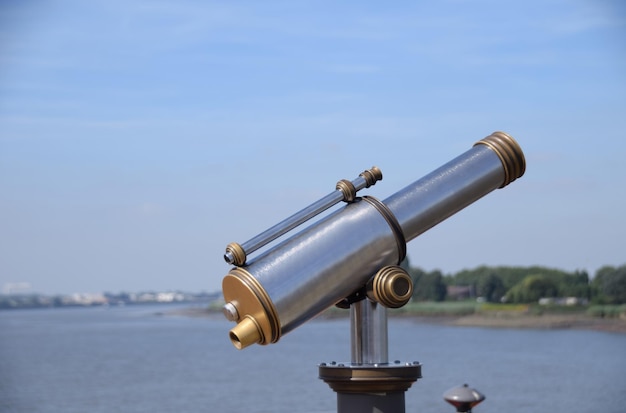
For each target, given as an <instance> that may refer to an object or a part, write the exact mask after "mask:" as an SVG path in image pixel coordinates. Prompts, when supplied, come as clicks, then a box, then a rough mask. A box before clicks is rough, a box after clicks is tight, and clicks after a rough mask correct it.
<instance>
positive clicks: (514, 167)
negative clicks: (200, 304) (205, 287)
mask: <svg viewBox="0 0 626 413" xmlns="http://www.w3.org/2000/svg"><path fill="white" fill-rule="evenodd" d="M525 168H526V164H525V159H524V155H523V153H522V150H521V148H520V147H519V145H518V144H517V142H516V141H515V140H514V139H513V138H511V137H510V136H508V135H507V134H505V133H503V132H495V133H493V134H492V135H490V136H488V137H486V138H484V139H482V140H480V141H478V142H477V143H476V144H475V145H474V146H473V147H472V148H471V149H469V150H468V151H467V152H465V153H463V154H461V155H460V156H458V157H457V158H455V159H453V160H451V161H450V162H448V163H446V164H445V165H443V166H442V167H440V168H438V169H436V170H435V171H433V172H431V173H430V174H428V175H426V176H425V177H423V178H421V179H419V180H418V181H416V182H414V183H413V184H411V185H409V186H407V187H405V188H404V189H402V190H400V191H398V192H396V193H395V194H394V195H392V196H390V197H389V198H387V199H385V200H384V201H382V202H381V201H379V200H377V199H375V198H372V197H367V196H366V197H360V198H354V199H353V200H352V201H351V202H349V203H348V204H346V205H345V206H343V207H342V208H340V209H338V210H337V211H335V212H332V213H331V214H329V215H327V216H325V217H324V218H322V219H320V220H319V221H318V222H316V223H314V224H312V225H310V226H309V227H307V228H305V229H303V230H302V231H300V232H298V233H296V234H295V235H293V236H291V237H290V238H287V239H286V240H284V241H282V242H281V243H279V244H278V245H276V246H274V247H272V248H270V249H269V250H267V251H265V252H264V253H262V254H260V255H259V256H257V257H255V258H253V259H251V260H249V262H247V263H246V258H245V257H246V255H247V254H246V252H248V250H247V249H246V248H248V249H250V248H251V246H248V245H247V244H248V243H246V244H244V247H242V248H241V250H239V249H238V248H234V251H235V252H234V253H233V256H235V255H237V256H239V255H242V256H243V260H242V259H241V257H239V259H236V260H233V263H234V262H241V264H240V265H238V266H236V267H234V268H233V269H231V271H230V272H229V273H228V274H227V275H226V276H225V277H224V280H223V284H222V291H223V294H224V300H225V303H226V305H225V314H226V315H227V317H235V316H236V317H237V319H236V320H234V321H236V322H237V323H238V324H237V325H236V326H235V327H234V328H233V329H232V330H231V331H230V338H231V341H232V342H233V345H235V347H237V348H240V349H241V348H245V347H247V346H249V345H251V344H255V343H258V344H269V343H275V342H276V341H278V340H279V339H280V337H281V336H282V335H284V334H286V333H288V332H289V331H291V330H293V329H295V328H297V327H298V326H300V325H301V324H303V323H305V322H306V321H308V320H310V319H311V318H313V317H315V316H316V315H318V314H320V313H321V312H323V311H324V310H326V309H327V308H329V307H331V306H333V305H335V304H336V303H338V302H340V301H341V300H343V299H344V298H346V297H348V296H350V295H351V294H353V293H355V292H356V291H358V290H360V289H362V288H364V287H365V286H366V285H367V284H368V282H369V281H370V279H371V278H372V277H373V276H374V275H375V274H376V273H377V272H378V271H379V270H380V269H381V268H384V267H386V266H394V265H398V264H399V263H400V262H401V261H402V260H403V259H404V257H405V255H406V243H407V242H409V241H410V240H412V239H414V238H415V237H417V236H418V235H419V234H421V233H423V232H425V231H426V230H428V229H429V228H431V227H433V226H435V225H436V224H438V223H439V222H441V221H443V220H445V219H446V218H448V217H449V216H451V215H453V214H454V213H456V212H458V211H459V210H461V209H463V208H465V207H466V206H468V205H469V204H471V203H473V202H475V201H476V200H478V199H479V198H481V197H483V196H484V195H486V194H488V193H489V192H491V191H493V190H494V189H497V188H502V187H504V186H506V185H508V184H509V183H511V182H513V181H514V180H515V179H517V178H519V177H520V176H522V174H523V173H524V171H525ZM372 174H373V175H375V174H374V173H372ZM380 177H381V178H382V174H381V175H380ZM361 178H362V180H363V181H360V180H359V182H357V184H356V185H355V186H357V187H359V186H365V185H366V183H367V182H370V181H371V180H369V181H368V180H367V179H366V178H365V177H363V176H361ZM372 180H374V178H372ZM374 182H375V180H374ZM337 191H338V192H341V193H342V194H343V192H342V191H341V190H340V189H338V190H337ZM331 195H332V194H331ZM342 197H344V195H342ZM332 199H333V201H332V202H334V203H336V202H338V201H336V198H335V195H333V197H332ZM320 202H321V201H318V202H317V203H315V204H313V206H312V207H313V208H311V209H314V210H318V209H320V207H319V206H318V205H319V204H320ZM321 203H322V204H323V205H327V204H331V201H328V200H327V201H324V202H321ZM307 210H308V208H307V209H305V210H303V211H307ZM299 215H302V217H305V216H308V215H309V214H308V213H304V212H303V213H302V214H300V213H298V214H296V215H295V216H296V217H298V216H299ZM299 221H301V218H297V219H294V222H299ZM278 227H280V228H279V229H278V230H275V231H270V232H271V233H272V234H273V235H272V236H262V237H261V238H262V239H263V242H265V241H266V240H267V239H269V238H272V237H274V235H276V234H279V233H280V234H282V233H283V230H284V228H292V227H293V223H288V224H284V225H283V224H282V223H281V224H279V225H278ZM277 236H279V235H277ZM274 238H275V237H274ZM255 239H256V238H253V240H255ZM263 242H261V244H262V243H263ZM252 244H254V245H252V246H256V244H258V243H257V242H254V243H252ZM237 245H238V244H237ZM227 251H228V249H227ZM242 252H243V253H242ZM240 253H242V254H240ZM226 261H227V262H229V258H227V259H226ZM236 265H237V264H236ZM393 278H397V281H394V282H392V283H391V284H392V288H391V292H390V293H389V291H388V292H387V293H384V294H381V293H380V292H379V291H378V290H376V293H375V294H374V297H375V298H376V296H378V297H379V298H382V301H386V304H387V305H388V304H390V303H391V304H394V303H396V304H400V302H401V301H402V300H399V299H398V298H399V297H402V296H403V294H402V291H403V290H402V288H401V287H402V284H403V283H402V277H399V276H393V277H392V279H393ZM382 284H385V282H383V283H382ZM394 286H395V287H394ZM372 291H374V289H372ZM376 299H378V298H376ZM391 306H393V305H391ZM226 307H228V308H226Z"/></svg>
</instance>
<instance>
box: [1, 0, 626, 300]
mask: <svg viewBox="0 0 626 413" xmlns="http://www.w3.org/2000/svg"><path fill="white" fill-rule="evenodd" d="M495 130H503V131H506V132H508V133H510V134H511V135H512V136H514V137H515V138H516V139H517V140H518V142H519V143H520V145H521V146H522V148H523V150H524V152H525V154H526V159H527V172H526V174H525V176H524V177H522V178H521V179H519V180H518V181H516V182H514V183H513V184H511V185H510V186H508V187H506V188H504V189H501V190H497V191H495V192H494V193H492V194H489V195H488V196H487V197H485V198H484V199H481V200H479V201H478V202H477V203H475V204H473V205H471V206H470V207H468V208H467V209H465V210H463V211H461V212H460V213H458V214H457V215H455V216H453V217H451V218H450V219H448V220H447V221H445V222H443V223H441V224H440V225H438V226H437V227H435V228H433V229H431V230H430V231H429V232H427V233H425V234H423V235H422V236H420V237H418V238H417V239H415V240H413V241H411V243H409V246H408V255H409V259H410V261H411V264H412V265H413V266H419V267H422V268H424V269H426V270H432V269H440V270H442V271H443V272H444V273H450V272H455V271H458V270H460V269H463V268H473V267H475V266H478V265H482V264H487V265H544V266H548V267H554V268H560V269H564V270H567V271H573V270H577V269H581V270H586V271H588V272H589V273H590V274H591V275H593V273H594V272H595V271H596V270H597V269H598V268H599V267H601V266H603V265H615V266H617V265H622V264H624V263H626V253H625V251H626V248H625V247H624V239H625V238H626V218H625V217H624V211H626V190H625V187H626V185H625V184H626V171H625V168H624V166H623V162H624V158H625V155H626V133H625V132H624V131H625V130H626V8H625V7H624V6H623V4H622V2H620V1H560V0H548V1H537V0H528V1H524V2H516V3H513V2H501V1H442V2H409V1H407V2H392V3H390V4H384V3H381V2H367V1H365V2H364V1H359V2H341V3H340V4H337V3H336V2H327V1H317V2H309V1H289V2H287V1H264V2H225V1H224V2H212V1H140V0H125V1H100V0H93V1H89V2H84V1H77V0H68V1H34V0H33V1H4V2H2V4H1V5H0V287H6V286H7V285H10V284H16V283H28V284H29V285H30V286H31V291H37V292H42V293H72V292H79V291H80V292H87V291H91V292H99V291H113V292H117V291H122V290H125V291H139V290H148V289H155V290H164V289H182V290H188V291H200V290H206V291H216V290H219V289H220V285H221V279H222V277H223V276H224V275H225V274H226V273H227V271H228V269H229V267H228V266H227V265H226V264H225V263H224V262H223V260H222V254H223V250H224V247H225V245H226V244H227V243H229V242H231V241H238V242H245V241H246V240H247V239H249V238H251V237H253V236H254V235H256V234H257V233H259V232H260V231H262V230H264V229H266V228H268V227H270V226H272V225H274V224H275V223H277V222H278V221H280V220H281V219H283V218H286V217H287V216H288V215H290V214H291V213H294V212H296V211H298V210H299V209H301V208H303V207H305V206H307V205H309V204H310V203H312V202H313V201H315V200H317V199H318V198H320V197H322V196H324V195H326V194H327V193H329V192H331V191H332V190H333V189H334V186H335V183H336V182H337V181H338V180H339V179H343V178H347V179H353V178H354V177H356V176H357V175H358V174H359V173H360V172H361V171H362V170H364V169H366V168H369V167H371V166H372V165H377V166H378V167H380V168H381V169H382V171H383V175H384V179H383V181H382V182H379V183H378V184H377V185H376V186H375V187H373V188H370V189H368V190H365V191H364V193H368V194H370V195H373V196H377V197H379V198H380V199H384V198H386V197H387V196H389V195H391V194H393V193H394V192H396V191H398V190H400V189H401V188H403V187H404V186H406V185H408V184H410V183H411V182H413V181H414V180H416V179H418V178H420V177H421V176H423V175H425V174H427V173H429V172H430V171H432V170H433V169H435V168H437V167H438V166H440V165H442V164H443V163H445V162H447V161H448V160H450V159H452V158H454V157H456V156H457V155H459V154H461V153H462V152H464V151H466V150H467V149H469V148H470V147H471V146H472V144H473V143H474V142H475V141H476V140H478V139H481V138H483V137H484V136H486V135H488V134H490V133H491V132H493V131H495ZM5 289H6V288H5Z"/></svg>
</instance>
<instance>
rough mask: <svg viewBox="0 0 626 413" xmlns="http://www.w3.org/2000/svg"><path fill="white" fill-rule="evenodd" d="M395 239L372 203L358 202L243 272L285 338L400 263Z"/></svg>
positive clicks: (246, 267) (289, 241)
mask: <svg viewBox="0 0 626 413" xmlns="http://www.w3.org/2000/svg"><path fill="white" fill-rule="evenodd" d="M397 245H398V244H397V242H396V238H395V236H394V233H393V232H392V230H391V228H390V227H389V224H388V222H387V221H386V220H385V218H384V217H383V216H382V215H381V214H380V213H379V212H378V210H377V209H376V208H374V207H373V206H372V205H371V204H370V203H368V202H365V201H362V200H361V201H356V202H353V203H350V204H347V205H346V206H345V207H344V208H342V209H340V210H338V211H335V212H334V213H332V214H330V215H329V216H327V217H325V218H323V219H322V220H320V221H319V222H317V223H315V224H314V225H312V226H310V227H308V228H306V229H304V230H303V231H301V232H300V233H298V234H296V235H294V236H293V237H291V238H289V239H287V240H285V241H283V242H282V243H281V244H279V245H277V246H276V247H274V248H272V249H271V250H269V251H266V252H265V253H263V254H261V255H260V256H258V257H257V258H256V259H254V260H252V261H251V262H250V263H249V264H248V265H247V266H245V267H243V268H244V269H245V270H246V271H248V272H249V273H250V274H251V275H252V276H254V277H255V278H256V280H257V281H258V282H259V283H260V284H261V285H263V288H264V289H265V291H266V292H267V294H268V296H269V297H270V298H271V300H272V302H273V303H274V306H275V308H276V311H277V313H278V314H279V317H280V324H281V329H282V333H283V334H284V333H287V332H288V331H291V330H292V329H293V328H295V327H297V326H298V325H300V324H302V323H303V322H305V321H307V320H308V319H310V318H312V317H314V316H315V315H317V314H319V313H320V312H322V311H324V310H325V309H326V308H328V307H330V306H332V305H334V304H335V303H337V302H338V301H340V300H341V299H343V298H345V297H347V296H348V295H350V294H351V293H352V292H353V291H354V290H355V289H356V288H358V287H359V286H363V285H365V283H366V282H367V281H368V280H369V278H371V277H372V276H373V275H374V274H375V273H376V271H378V270H379V269H380V268H382V267H383V266H385V265H391V264H397V263H398V259H399V256H398V247H397Z"/></svg>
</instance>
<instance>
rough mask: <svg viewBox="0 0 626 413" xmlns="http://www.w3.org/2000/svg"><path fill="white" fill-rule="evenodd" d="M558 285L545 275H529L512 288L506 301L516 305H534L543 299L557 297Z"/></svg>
mask: <svg viewBox="0 0 626 413" xmlns="http://www.w3.org/2000/svg"><path fill="white" fill-rule="evenodd" d="M557 293H558V288H557V285H556V284H555V283H554V282H553V281H552V280H551V279H550V278H549V277H547V276H545V275H539V274H535V275H529V276H527V277H525V278H524V279H523V280H522V281H521V282H520V283H518V284H517V285H515V286H514V287H513V288H511V289H510V290H509V291H508V293H507V294H506V300H507V301H508V302H514V303H533V302H537V301H538V300H539V299H540V298H543V297H556V296H557Z"/></svg>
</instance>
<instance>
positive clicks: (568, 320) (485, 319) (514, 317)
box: [168, 306, 626, 334]
mask: <svg viewBox="0 0 626 413" xmlns="http://www.w3.org/2000/svg"><path fill="white" fill-rule="evenodd" d="M168 313H169V314H176V315H183V316H188V317H221V316H222V313H221V311H220V310H217V309H209V308H203V307H197V306H196V307H190V308H185V309H177V310H175V311H172V312H168ZM347 316H348V312H347V311H346V312H345V315H343V314H342V312H335V311H332V312H327V313H324V314H322V315H320V316H318V317H317V318H318V319H334V318H343V317H347ZM389 318H390V319H399V318H402V319H406V320H413V321H415V322H417V323H430V324H441V325H447V326H453V327H484V328H502V329H506V328H509V329H540V330H563V329H575V330H592V331H604V332H609V333H621V334H626V320H625V319H622V318H600V317H591V316H588V315H586V314H583V313H581V314H541V315H533V314H518V313H513V314H510V313H507V312H502V313H490V314H470V315H461V316H455V315H420V314H412V313H395V314H394V313H390V315H389Z"/></svg>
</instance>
